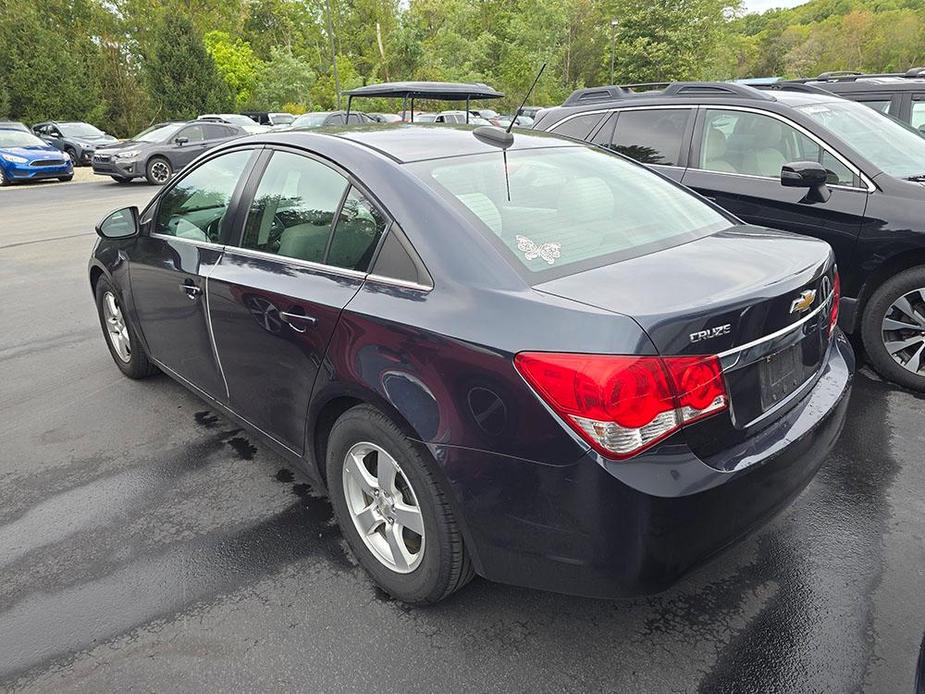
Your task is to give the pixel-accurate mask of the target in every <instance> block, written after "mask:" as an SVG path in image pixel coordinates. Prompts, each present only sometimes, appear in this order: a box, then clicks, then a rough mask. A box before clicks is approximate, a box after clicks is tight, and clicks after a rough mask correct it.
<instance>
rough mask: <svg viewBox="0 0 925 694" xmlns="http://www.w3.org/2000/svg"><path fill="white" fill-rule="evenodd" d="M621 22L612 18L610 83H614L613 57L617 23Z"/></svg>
mask: <svg viewBox="0 0 925 694" xmlns="http://www.w3.org/2000/svg"><path fill="white" fill-rule="evenodd" d="M619 23H620V22H618V21H617V20H616V19H611V20H610V84H613V59H614V53H615V50H614V49H615V47H616V43H617V25H618V24H619Z"/></svg>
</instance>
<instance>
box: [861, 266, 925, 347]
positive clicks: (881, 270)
mask: <svg viewBox="0 0 925 694" xmlns="http://www.w3.org/2000/svg"><path fill="white" fill-rule="evenodd" d="M919 266H925V248H917V249H915V250H906V251H902V252H899V253H895V254H893V255H891V256H890V257H888V258H886V259H884V260H883V261H882V262H881V263H880V264H879V265H877V267H876V269H875V270H874V271H873V272H872V273H871V274H870V275H869V276H868V277H867V279H866V280H865V281H864V284H863V285H862V286H861V291H860V292H859V294H858V308H857V311H855V314H854V317H853V319H852V321H851V325H849V326H848V328H849V332H852V333H853V332H856V331H857V330H859V329H860V326H861V320H862V318H863V316H864V311H865V309H866V308H867V303H868V301H870V298H871V297H872V296H873V295H874V292H876V291H877V289H879V287H880V286H881V285H882V284H883V283H884V282H886V281H887V280H888V279H889V278H890V277H892V276H894V275H897V274H899V273H900V272H904V271H906V270H910V269H912V268H914V267H919Z"/></svg>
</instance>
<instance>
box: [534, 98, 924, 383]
mask: <svg viewBox="0 0 925 694" xmlns="http://www.w3.org/2000/svg"><path fill="white" fill-rule="evenodd" d="M774 87H776V89H774V90H773V91H764V90H758V89H755V88H753V87H750V86H747V85H741V84H732V83H709V82H708V83H673V84H669V85H666V86H664V88H662V89H656V90H650V91H634V90H633V89H627V88H623V87H598V88H591V89H581V90H578V91H576V92H574V93H573V94H572V95H571V96H570V97H569V98H568V99H567V100H566V102H565V104H563V105H562V106H559V107H555V108H551V109H546V110H544V111H541V112H540V114H539V115H538V117H537V121H536V123H535V124H534V128H536V129H540V130H548V131H552V132H555V133H557V134H560V135H566V136H569V137H573V138H579V139H582V140H586V141H589V142H592V143H595V144H597V145H599V146H601V147H606V148H609V149H612V150H615V151H617V152H619V153H621V154H623V155H625V156H628V157H630V158H632V159H636V160H638V161H641V162H644V163H646V164H649V165H651V166H652V168H653V169H655V170H657V171H659V172H661V173H662V174H664V175H665V176H668V177H669V178H672V179H674V180H676V181H679V182H681V183H683V184H684V185H686V186H689V187H690V188H693V189H694V190H695V191H698V192H699V193H701V194H702V195H704V196H705V197H707V198H708V199H710V200H712V201H714V202H715V203H717V204H719V205H720V206H722V207H724V208H726V209H727V210H729V211H730V212H732V213H733V214H735V215H737V216H739V217H740V218H741V219H743V220H745V221H746V222H749V223H752V224H755V225H759V226H765V227H774V228H778V229H786V230H789V231H794V232H797V233H800V234H806V235H809V236H815V237H817V238H820V239H823V240H825V241H828V242H829V244H830V245H831V246H832V248H833V249H834V250H835V255H836V259H837V261H838V267H839V272H840V273H841V291H842V296H843V297H844V298H843V299H842V303H841V309H842V313H841V319H840V322H841V324H842V326H843V327H844V328H845V330H846V331H848V332H859V333H860V334H861V337H862V339H863V343H864V347H865V349H866V351H867V353H868V356H869V359H870V361H871V363H872V364H873V366H874V367H875V368H876V369H877V371H878V372H879V373H880V374H881V375H883V376H884V377H886V378H888V379H890V380H893V381H895V382H897V383H900V384H902V385H905V386H907V387H910V388H914V389H917V390H925V187H923V185H925V138H922V137H920V136H919V135H918V134H916V133H915V132H914V131H912V130H911V129H909V128H907V127H906V126H904V125H901V124H900V123H897V122H896V121H894V120H891V119H890V118H887V117H885V116H883V115H882V114H880V113H877V112H876V111H874V110H872V109H869V108H867V107H866V106H862V105H861V104H857V103H854V102H851V101H847V100H845V99H841V98H838V97H836V96H834V95H832V94H829V93H827V92H825V91H822V90H818V89H815V88H812V87H809V88H808V87H806V85H801V84H797V85H790V86H788V85H774ZM768 252H769V253H773V252H774V249H773V247H772V246H771V245H770V244H769V246H768ZM728 271H729V272H730V273H740V274H741V275H742V277H743V279H746V278H747V277H748V276H749V273H750V268H749V267H747V266H745V265H742V266H740V267H730V268H729V269H728ZM793 310H794V311H798V310H799V307H798V306H794V309H793ZM756 319H758V318H756Z"/></svg>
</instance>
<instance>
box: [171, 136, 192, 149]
mask: <svg viewBox="0 0 925 694" xmlns="http://www.w3.org/2000/svg"><path fill="white" fill-rule="evenodd" d="M174 142H176V143H177V144H178V145H180V146H181V147H182V146H183V145H185V144H186V143H187V142H189V138H188V137H178V138H177V139H176V140H174Z"/></svg>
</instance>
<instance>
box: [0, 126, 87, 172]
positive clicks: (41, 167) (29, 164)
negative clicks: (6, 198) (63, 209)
mask: <svg viewBox="0 0 925 694" xmlns="http://www.w3.org/2000/svg"><path fill="white" fill-rule="evenodd" d="M44 178H57V179H59V180H61V181H70V180H71V179H72V178H74V166H73V164H72V163H71V160H70V158H69V157H68V156H67V155H66V154H62V153H61V151H60V150H58V149H55V148H54V147H52V146H51V145H49V144H48V143H46V142H43V141H42V140H40V139H39V138H37V137H36V136H35V135H33V134H32V133H30V132H24V131H22V130H19V129H18V128H17V129H14V128H4V127H0V186H7V185H10V184H11V183H14V182H16V181H35V180H39V179H44Z"/></svg>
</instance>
